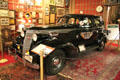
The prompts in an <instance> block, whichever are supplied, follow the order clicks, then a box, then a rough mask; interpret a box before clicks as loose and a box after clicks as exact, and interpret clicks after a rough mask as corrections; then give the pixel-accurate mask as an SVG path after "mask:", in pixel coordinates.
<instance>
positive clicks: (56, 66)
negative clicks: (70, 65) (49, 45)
mask: <svg viewBox="0 0 120 80" xmlns="http://www.w3.org/2000/svg"><path fill="white" fill-rule="evenodd" d="M44 62H45V67H44V68H45V74H47V75H56V74H57V73H59V72H60V71H61V70H62V69H63V68H64V66H65V53H64V52H63V51H62V50H61V49H56V50H55V51H53V52H52V53H51V54H50V55H48V56H47V57H46V58H45V61H44Z"/></svg>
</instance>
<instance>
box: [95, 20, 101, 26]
mask: <svg viewBox="0 0 120 80" xmlns="http://www.w3.org/2000/svg"><path fill="white" fill-rule="evenodd" d="M94 21H95V25H96V26H99V25H100V21H99V20H98V19H96V18H95V19H94Z"/></svg>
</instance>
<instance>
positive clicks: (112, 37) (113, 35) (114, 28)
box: [107, 24, 119, 40]
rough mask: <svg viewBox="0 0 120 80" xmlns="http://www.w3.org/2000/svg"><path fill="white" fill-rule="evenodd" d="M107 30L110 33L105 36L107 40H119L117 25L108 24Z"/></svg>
mask: <svg viewBox="0 0 120 80" xmlns="http://www.w3.org/2000/svg"><path fill="white" fill-rule="evenodd" d="M108 30H109V31H110V33H109V35H108V36H107V38H108V40H119V25H118V24H109V25H108Z"/></svg>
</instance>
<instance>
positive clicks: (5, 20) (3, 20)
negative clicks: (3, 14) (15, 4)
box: [0, 18, 9, 25]
mask: <svg viewBox="0 0 120 80" xmlns="http://www.w3.org/2000/svg"><path fill="white" fill-rule="evenodd" d="M0 25H9V18H0Z"/></svg>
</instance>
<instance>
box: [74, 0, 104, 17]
mask: <svg viewBox="0 0 120 80" xmlns="http://www.w3.org/2000/svg"><path fill="white" fill-rule="evenodd" d="M102 1H103V0H75V13H76V14H79V13H83V14H91V15H102V14H103V12H101V13H98V12H96V7H97V6H99V5H102Z"/></svg>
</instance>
